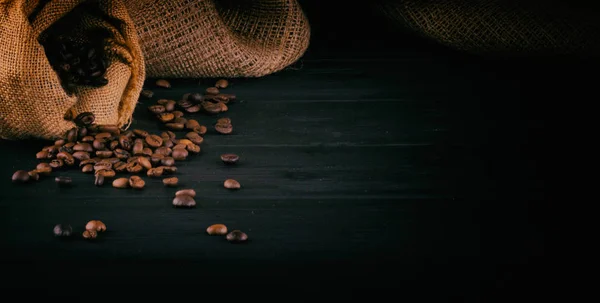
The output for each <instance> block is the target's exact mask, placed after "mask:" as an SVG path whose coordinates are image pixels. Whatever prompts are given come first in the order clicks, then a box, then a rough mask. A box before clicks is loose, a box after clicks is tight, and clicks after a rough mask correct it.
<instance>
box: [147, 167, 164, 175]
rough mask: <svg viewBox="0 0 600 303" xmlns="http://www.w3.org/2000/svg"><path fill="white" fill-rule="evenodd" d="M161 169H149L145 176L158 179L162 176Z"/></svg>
mask: <svg viewBox="0 0 600 303" xmlns="http://www.w3.org/2000/svg"><path fill="white" fill-rule="evenodd" d="M163 172H164V171H163V169H162V167H156V168H151V169H149V170H148V171H147V172H146V174H147V175H148V177H160V176H162V174H163Z"/></svg>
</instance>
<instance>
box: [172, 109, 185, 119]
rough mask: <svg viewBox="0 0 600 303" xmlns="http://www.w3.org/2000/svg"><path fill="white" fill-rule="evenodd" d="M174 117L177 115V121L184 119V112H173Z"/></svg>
mask: <svg viewBox="0 0 600 303" xmlns="http://www.w3.org/2000/svg"><path fill="white" fill-rule="evenodd" d="M173 115H175V119H177V118H181V117H183V112H180V111H178V110H175V111H173Z"/></svg>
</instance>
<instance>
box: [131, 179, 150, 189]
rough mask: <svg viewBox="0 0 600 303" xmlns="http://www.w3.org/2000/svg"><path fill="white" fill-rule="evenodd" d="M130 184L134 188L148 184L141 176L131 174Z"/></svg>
mask: <svg viewBox="0 0 600 303" xmlns="http://www.w3.org/2000/svg"><path fill="white" fill-rule="evenodd" d="M129 186H131V188H134V189H142V188H144V186H146V181H144V180H143V179H142V178H141V177H139V176H131V177H129Z"/></svg>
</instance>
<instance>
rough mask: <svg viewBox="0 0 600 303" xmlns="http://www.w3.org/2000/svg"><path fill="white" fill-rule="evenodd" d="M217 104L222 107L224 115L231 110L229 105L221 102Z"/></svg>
mask: <svg viewBox="0 0 600 303" xmlns="http://www.w3.org/2000/svg"><path fill="white" fill-rule="evenodd" d="M217 104H218V105H219V106H220V107H221V112H222V113H224V112H226V111H228V110H229V107H227V105H226V104H225V103H223V102H221V101H219V102H218V103H217Z"/></svg>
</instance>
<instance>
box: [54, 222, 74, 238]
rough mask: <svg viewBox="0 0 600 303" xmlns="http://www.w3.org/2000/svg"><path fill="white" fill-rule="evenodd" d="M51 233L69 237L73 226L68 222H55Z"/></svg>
mask: <svg viewBox="0 0 600 303" xmlns="http://www.w3.org/2000/svg"><path fill="white" fill-rule="evenodd" d="M53 233H54V235H55V236H57V237H70V236H71V234H72V233H73V228H72V227H71V225H69V224H56V225H55V226H54V230H53Z"/></svg>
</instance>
